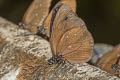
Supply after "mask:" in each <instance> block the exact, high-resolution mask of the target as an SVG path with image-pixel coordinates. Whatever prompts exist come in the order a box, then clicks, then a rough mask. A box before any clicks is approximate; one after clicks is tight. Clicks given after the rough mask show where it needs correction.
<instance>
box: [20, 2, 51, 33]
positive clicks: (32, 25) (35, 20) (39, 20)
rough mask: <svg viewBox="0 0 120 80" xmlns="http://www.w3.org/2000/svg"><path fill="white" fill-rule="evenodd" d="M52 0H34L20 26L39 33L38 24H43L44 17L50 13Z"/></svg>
mask: <svg viewBox="0 0 120 80" xmlns="http://www.w3.org/2000/svg"><path fill="white" fill-rule="evenodd" d="M50 3H51V0H44V1H43V0H34V1H33V2H32V4H31V5H30V6H29V8H28V9H27V11H26V12H25V14H24V16H23V19H22V22H21V23H20V26H22V27H23V28H25V29H27V30H29V31H31V32H32V33H33V34H35V33H37V31H38V26H42V24H43V22H44V19H45V18H46V17H47V15H48V13H49V8H50Z"/></svg>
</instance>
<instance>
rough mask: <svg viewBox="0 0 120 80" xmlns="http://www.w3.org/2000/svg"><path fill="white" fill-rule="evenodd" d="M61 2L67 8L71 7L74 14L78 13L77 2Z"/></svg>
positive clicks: (72, 0)
mask: <svg viewBox="0 0 120 80" xmlns="http://www.w3.org/2000/svg"><path fill="white" fill-rule="evenodd" d="M61 2H62V3H63V4H65V5H67V6H70V7H71V8H72V10H73V12H76V0H61Z"/></svg>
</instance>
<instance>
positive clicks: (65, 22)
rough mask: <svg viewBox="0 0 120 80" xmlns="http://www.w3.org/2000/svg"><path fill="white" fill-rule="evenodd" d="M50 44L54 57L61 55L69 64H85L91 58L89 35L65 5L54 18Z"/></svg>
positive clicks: (91, 45)
mask: <svg viewBox="0 0 120 80" xmlns="http://www.w3.org/2000/svg"><path fill="white" fill-rule="evenodd" d="M50 43H51V47H52V51H53V54H54V55H63V56H64V57H65V59H67V60H68V61H70V62H87V61H88V60H89V59H90V58H91V56H92V51H93V38H92V36H91V34H90V33H89V31H88V30H87V28H86V26H85V24H84V22H83V21H82V20H81V19H80V18H78V17H77V16H76V14H75V13H74V12H73V11H72V9H71V8H70V7H69V6H66V5H62V7H61V8H60V9H59V11H58V13H57V15H56V17H55V21H54V24H53V26H52V32H51V38H50Z"/></svg>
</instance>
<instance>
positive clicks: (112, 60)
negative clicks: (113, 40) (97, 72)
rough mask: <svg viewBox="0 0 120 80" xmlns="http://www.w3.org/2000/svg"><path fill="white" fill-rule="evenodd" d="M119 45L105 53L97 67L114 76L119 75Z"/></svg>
mask: <svg viewBox="0 0 120 80" xmlns="http://www.w3.org/2000/svg"><path fill="white" fill-rule="evenodd" d="M119 55H120V45H117V46H116V47H115V48H114V49H113V50H110V51H109V52H107V53H106V54H105V55H104V56H103V57H102V58H101V59H100V60H99V62H98V64H97V65H98V67H100V68H101V69H103V70H105V71H107V72H109V73H111V74H113V75H116V72H117V75H120V57H119Z"/></svg>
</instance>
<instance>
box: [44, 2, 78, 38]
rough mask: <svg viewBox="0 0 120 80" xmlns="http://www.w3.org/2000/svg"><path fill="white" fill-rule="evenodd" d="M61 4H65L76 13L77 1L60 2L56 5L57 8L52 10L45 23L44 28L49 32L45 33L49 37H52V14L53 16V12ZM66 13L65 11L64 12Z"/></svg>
mask: <svg viewBox="0 0 120 80" xmlns="http://www.w3.org/2000/svg"><path fill="white" fill-rule="evenodd" d="M61 4H64V5H67V6H69V7H71V8H72V10H73V11H74V12H76V0H60V1H59V2H58V3H57V4H56V5H55V7H54V8H53V9H52V10H51V12H50V14H49V16H48V17H47V18H46V19H45V21H44V26H46V28H47V30H46V31H45V33H46V34H47V36H49V35H50V23H51V18H52V14H53V11H54V9H55V8H56V7H58V6H59V5H61ZM63 11H64V10H63Z"/></svg>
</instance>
